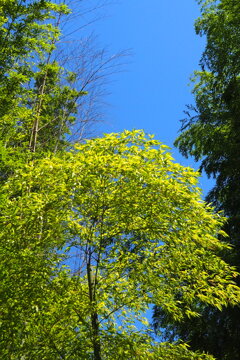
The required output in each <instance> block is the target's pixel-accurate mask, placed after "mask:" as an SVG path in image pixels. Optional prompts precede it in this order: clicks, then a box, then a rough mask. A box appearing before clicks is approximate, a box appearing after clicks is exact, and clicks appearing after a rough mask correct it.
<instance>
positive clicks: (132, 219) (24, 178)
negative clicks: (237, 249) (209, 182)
mask: <svg viewBox="0 0 240 360" xmlns="http://www.w3.org/2000/svg"><path fill="white" fill-rule="evenodd" d="M197 177H198V174H197V173H196V172H194V171H193V170H192V169H190V168H185V167H182V166H181V165H179V164H176V163H174V162H173V159H172V157H171V155H170V154H169V152H168V151H167V148H166V147H165V146H163V145H162V144H161V143H160V142H159V141H157V140H155V139H153V137H152V136H150V137H148V136H146V135H145V134H144V133H143V132H142V131H133V132H129V131H125V132H124V133H122V134H109V135H106V136H105V137H103V138H99V139H95V140H89V141H87V142H86V143H85V144H79V145H76V147H75V148H74V149H73V150H72V151H71V152H67V153H65V154H62V155H61V156H50V157H47V156H46V157H45V158H44V159H42V160H35V161H33V162H30V163H29V164H27V165H26V166H24V168H23V169H21V170H18V171H17V173H16V174H15V176H13V177H11V178H9V180H8V181H7V182H6V184H5V185H4V186H3V188H2V190H1V193H2V201H1V218H0V226H1V241H0V244H1V254H2V255H1V268H2V271H1V272H3V273H4V274H5V276H4V279H5V281H4V283H3V286H2V291H3V296H1V309H2V312H3V314H4V316H3V319H2V325H1V327H2V331H1V334H2V335H1V336H2V344H3V347H2V349H3V350H2V351H3V353H2V355H4V356H6V355H7V354H11V355H12V354H14V351H18V353H19V354H21V355H22V356H25V357H27V358H33V359H35V358H36V359H37V358H39V357H41V358H48V359H57V358H59V359H61V358H71V359H75V358H76V359H79V358H81V359H91V358H92V357H93V358H94V359H95V360H98V359H113V358H114V359H117V358H119V359H128V358H129V359H130V358H132V357H134V358H138V359H146V358H149V359H151V358H153V359H161V358H162V359H165V358H167V356H173V354H175V356H176V357H175V358H176V359H178V358H179V359H185V358H186V359H187V358H191V359H193V358H196V359H198V358H199V356H200V355H199V354H195V355H194V354H193V353H191V352H189V351H188V349H187V348H186V347H185V346H184V345H180V344H179V345H175V346H171V345H170V344H169V345H167V344H166V345H164V344H159V343H157V342H156V341H155V340H154V337H153V336H152V335H151V327H150V325H149V323H148V321H147V319H146V318H145V317H144V316H145V312H146V311H147V310H148V309H149V307H150V306H151V304H153V303H154V304H157V305H159V306H160V307H161V308H163V309H164V311H166V312H167V313H169V314H171V316H173V318H174V319H176V320H178V321H180V320H182V319H184V318H185V317H192V316H197V315H198V303H199V301H202V302H204V303H206V304H211V305H213V306H216V307H218V308H219V309H222V307H223V306H225V305H227V304H228V303H230V304H235V303H236V302H238V301H239V298H240V290H239V288H238V287H237V286H235V284H234V282H233V278H234V277H235V276H236V272H235V270H234V269H233V268H231V267H230V266H228V265H227V264H226V263H225V262H224V261H223V260H221V258H220V257H219V256H218V254H219V253H220V252H221V251H223V250H224V249H225V248H227V245H226V244H225V243H223V242H220V241H219V240H218V238H217V237H218V234H219V233H220V232H221V230H220V228H221V226H222V223H223V219H222V218H221V216H219V215H218V214H214V212H213V210H212V209H211V208H210V207H209V206H206V205H205V204H204V202H203V201H201V196H200V191H199V189H198V188H197V187H196V183H197ZM13 254H14V256H13ZM64 256H67V257H70V258H71V259H72V260H71V262H70V264H71V266H70V269H69V270H66V269H65V266H66V265H67V264H69V263H67V262H66V261H67V259H65V260H64ZM68 261H70V260H68ZM64 264H65V266H64ZM73 264H75V266H74V265H73ZM9 289H11V291H9ZM23 319H24V320H23ZM15 349H17V350H15ZM201 356H202V357H201V358H202V359H205V358H206V359H207V358H209V359H211V357H210V356H207V355H201Z"/></svg>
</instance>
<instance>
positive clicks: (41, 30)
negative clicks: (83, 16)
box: [0, 0, 120, 181]
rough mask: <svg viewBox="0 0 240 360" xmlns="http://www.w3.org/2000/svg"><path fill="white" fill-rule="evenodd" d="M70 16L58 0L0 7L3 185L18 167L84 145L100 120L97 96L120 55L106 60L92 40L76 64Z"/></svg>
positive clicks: (77, 54)
mask: <svg viewBox="0 0 240 360" xmlns="http://www.w3.org/2000/svg"><path fill="white" fill-rule="evenodd" d="M81 3H82V2H81ZM70 15H71V10H70V9H69V8H68V7H67V6H66V5H64V4H63V3H58V2H56V3H55V2H49V1H45V0H44V1H40V0H39V1H31V0H30V1H26V0H24V1H19V0H11V1H2V2H1V3H0V21H1V31H0V49H1V54H0V68H1V72H0V83H1V89H0V110H1V115H0V157H1V165H0V181H5V179H6V178H7V177H8V175H9V174H11V173H12V172H13V171H14V169H15V168H16V166H17V164H18V165H19V166H21V164H22V163H24V162H25V161H28V160H29V159H31V158H33V157H34V156H35V157H36V156H37V157H38V156H44V155H43V154H44V153H45V152H49V151H50V152H57V151H62V150H64V149H66V148H67V146H68V145H69V144H70V143H71V142H72V140H73V139H74V141H76V140H78V141H80V140H81V139H82V137H83V136H84V135H86V132H85V130H86V128H87V126H88V125H89V124H92V123H94V122H96V121H97V120H99V118H98V114H97V113H95V110H96V109H95V107H96V103H97V95H96V93H98V92H99V89H98V87H99V86H100V85H101V84H100V82H102V81H103V79H104V78H105V77H106V76H107V74H108V73H109V72H110V69H112V68H113V66H114V64H115V65H116V63H114V61H115V60H116V59H117V58H118V57H119V56H120V54H117V55H116V56H113V57H110V58H107V57H106V54H105V52H104V51H103V50H101V51H100V50H94V49H93V48H91V47H90V38H89V37H88V39H87V40H86V41H84V42H82V44H81V45H82V46H78V51H76V50H75V53H74V58H75V61H74V62H73V61H72V59H71V56H70V54H68V56H66V54H65V53H66V51H65V53H64V51H63V49H62V47H63V45H62V42H63V41H66V40H69V39H68V38H67V37H66V36H65V37H64V34H63V33H62V31H61V29H62V28H63V25H62V24H63V23H64V25H65V28H66V29H67V27H66V22H67V20H68V18H69V17H70ZM74 15H75V16H76V14H74ZM66 29H65V30H66ZM70 40H71V39H70ZM70 40H69V41H70ZM78 40H79V39H78ZM78 45H79V43H78ZM72 48H73V47H72V46H70V45H69V46H68V49H71V50H72ZM83 95H87V96H83ZM86 98H87V99H88V100H83V99H86ZM30 153H31V154H30Z"/></svg>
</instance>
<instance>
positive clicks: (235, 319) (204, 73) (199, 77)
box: [155, 0, 240, 360]
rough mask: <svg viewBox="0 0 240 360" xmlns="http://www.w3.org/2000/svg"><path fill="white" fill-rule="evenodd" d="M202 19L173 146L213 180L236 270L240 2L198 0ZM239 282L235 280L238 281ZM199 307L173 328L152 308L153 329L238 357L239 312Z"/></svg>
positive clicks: (239, 254)
mask: <svg viewBox="0 0 240 360" xmlns="http://www.w3.org/2000/svg"><path fill="white" fill-rule="evenodd" d="M198 2H199V4H200V5H201V17H200V18H199V19H198V20H197V21H196V25H195V27H196V32H197V34H200V35H201V36H206V41H207V43H206V48H205V51H204V53H203V55H202V59H201V62H200V65H201V70H200V71H196V72H195V76H194V78H193V79H192V80H193V83H194V89H193V94H194V96H195V106H194V107H193V106H190V107H189V108H188V111H187V114H188V118H187V119H185V120H184V122H183V125H182V133H181V134H180V136H179V137H178V139H177V140H176V146H177V147H178V148H179V149H180V151H181V153H182V154H183V155H184V156H186V157H187V156H193V157H194V158H195V160H196V161H200V162H201V165H200V170H201V171H205V172H206V174H207V175H208V176H209V177H211V176H212V177H213V178H215V179H216V183H215V186H214V187H213V189H212V190H210V192H209V194H208V196H207V198H206V199H207V201H208V202H211V203H212V204H213V205H214V206H215V208H216V210H217V211H219V210H221V211H223V212H224V214H225V216H227V219H228V221H227V223H226V224H225V226H224V230H225V231H226V232H227V234H228V235H229V238H228V241H229V242H230V244H231V245H232V246H233V251H231V252H227V253H224V254H222V256H223V258H224V259H225V260H226V261H228V262H229V263H230V264H232V265H235V266H236V267H237V269H238V270H239V268H240V265H239V264H240V241H239V240H240V190H239V182H240V162H239V152H240V125H239V124H240V123H239V117H240V3H239V1H234V0H221V1H215V0H208V1H198ZM238 282H239V279H238ZM199 306H201V308H202V310H201V312H202V317H200V318H198V319H194V320H186V322H185V323H183V324H178V323H176V322H174V321H173V319H171V317H169V316H168V315H165V314H164V313H163V312H162V311H161V309H155V326H156V327H159V326H166V328H167V334H168V335H167V337H168V338H174V337H176V336H180V337H181V338H184V339H185V340H186V341H189V342H190V344H191V345H192V347H193V348H194V349H201V350H205V351H209V352H210V353H212V354H214V355H215V356H217V358H218V359H219V360H220V359H221V360H222V359H229V360H230V359H231V360H239V359H240V343H239V332H240V325H239V324H240V309H239V306H236V307H228V308H227V309H224V310H223V311H222V312H220V311H217V310H216V309H213V308H211V307H206V306H202V305H199Z"/></svg>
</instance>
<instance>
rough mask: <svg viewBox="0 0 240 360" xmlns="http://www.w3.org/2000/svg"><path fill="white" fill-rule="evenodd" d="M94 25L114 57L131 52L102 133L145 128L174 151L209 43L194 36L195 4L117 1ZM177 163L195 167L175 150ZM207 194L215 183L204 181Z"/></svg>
mask: <svg viewBox="0 0 240 360" xmlns="http://www.w3.org/2000/svg"><path fill="white" fill-rule="evenodd" d="M103 13H104V14H105V16H104V18H103V19H102V20H100V21H98V22H96V23H94V24H93V26H92V28H93V29H94V31H95V32H96V33H97V34H98V35H99V38H100V42H101V43H102V44H103V45H106V46H107V47H108V49H109V51H110V53H115V52H118V51H120V50H123V49H131V51H132V56H131V57H130V58H129V59H128V63H127V64H126V65H125V66H124V68H125V71H124V72H121V73H119V74H115V75H113V76H112V79H111V80H114V81H113V82H112V83H111V84H110V86H109V89H108V90H109V91H110V92H111V95H110V96H108V98H107V102H108V103H109V106H108V107H107V108H106V120H105V122H104V124H103V125H101V127H99V128H98V134H99V135H100V134H101V132H119V131H122V130H124V129H129V130H130V129H133V128H135V129H144V130H145V131H146V132H148V133H153V134H155V135H156V138H157V139H159V140H160V141H162V142H163V143H165V144H166V145H169V146H171V147H173V141H174V139H175V138H176V137H177V135H178V131H179V128H180V119H182V118H183V117H184V113H183V111H184V109H185V105H186V104H190V103H193V98H192V95H191V87H190V86H188V85H189V83H190V80H189V78H190V75H191V74H192V73H193V71H194V70H196V69H197V68H198V63H199V60H200V57H201V53H202V51H203V48H204V44H205V41H204V39H201V38H200V37H199V36H197V35H196V34H195V30H194V21H195V19H196V18H197V17H198V16H199V8H198V5H197V3H196V1H195V0H171V1H169V0H118V1H117V3H116V2H115V3H112V4H110V5H109V6H107V7H106V8H105V9H104V11H103ZM173 155H174V158H175V159H176V160H177V161H178V162H180V163H181V164H183V165H185V166H194V167H195V168H197V165H196V164H194V161H193V160H192V159H185V158H182V157H181V156H180V155H179V152H178V150H177V149H174V148H173ZM200 184H201V186H202V187H203V189H204V193H205V194H206V192H207V189H208V188H209V186H210V187H211V185H212V182H209V181H208V180H206V179H204V178H203V179H202V180H201V183H200Z"/></svg>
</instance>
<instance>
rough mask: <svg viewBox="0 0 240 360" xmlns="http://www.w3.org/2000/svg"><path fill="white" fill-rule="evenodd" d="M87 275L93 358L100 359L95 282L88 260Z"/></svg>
mask: <svg viewBox="0 0 240 360" xmlns="http://www.w3.org/2000/svg"><path fill="white" fill-rule="evenodd" d="M87 277H88V289H89V300H90V304H91V326H92V342H93V353H94V360H101V359H102V358H101V343H100V338H99V321H98V314H97V312H96V310H95V295H94V293H95V291H94V286H95V282H94V280H93V274H92V268H91V263H90V261H89V262H88V264H87Z"/></svg>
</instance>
